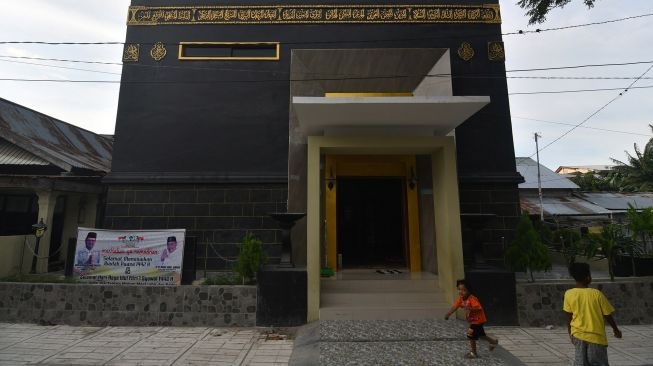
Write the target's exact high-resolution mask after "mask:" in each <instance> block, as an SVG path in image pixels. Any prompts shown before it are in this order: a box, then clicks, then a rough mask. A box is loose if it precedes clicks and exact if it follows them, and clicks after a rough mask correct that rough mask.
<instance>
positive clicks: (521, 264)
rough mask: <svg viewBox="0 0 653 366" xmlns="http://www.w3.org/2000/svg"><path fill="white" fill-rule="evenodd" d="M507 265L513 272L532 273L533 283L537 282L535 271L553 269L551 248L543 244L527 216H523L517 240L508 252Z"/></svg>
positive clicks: (516, 236)
mask: <svg viewBox="0 0 653 366" xmlns="http://www.w3.org/2000/svg"><path fill="white" fill-rule="evenodd" d="M505 261H506V265H507V266H508V268H510V269H511V270H513V271H519V272H526V273H528V272H529V271H530V274H531V281H535V278H534V277H533V271H548V270H549V269H551V257H550V255H549V248H547V247H546V245H544V244H542V240H541V239H540V235H539V234H538V232H537V231H536V230H535V227H533V223H532V222H531V219H530V218H529V217H528V215H527V214H523V215H522V216H521V218H520V219H519V224H517V233H516V235H515V239H514V240H513V241H512V243H510V246H509V247H508V249H507V250H506V256H505Z"/></svg>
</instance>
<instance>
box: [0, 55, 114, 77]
mask: <svg viewBox="0 0 653 366" xmlns="http://www.w3.org/2000/svg"><path fill="white" fill-rule="evenodd" d="M0 61H1V62H11V63H16V64H25V65H34V66H44V67H53V68H57V69H66V70H77V71H86V72H95V73H98V74H110V75H122V74H121V73H119V72H109V71H100V70H91V69H82V68H78V67H67V66H58V65H48V64H40V63H36V62H26V61H16V60H3V59H2V58H0Z"/></svg>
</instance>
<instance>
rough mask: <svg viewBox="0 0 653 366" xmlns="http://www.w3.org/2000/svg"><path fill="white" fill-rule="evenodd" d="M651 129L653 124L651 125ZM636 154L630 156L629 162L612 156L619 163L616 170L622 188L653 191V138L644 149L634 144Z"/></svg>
mask: <svg viewBox="0 0 653 366" xmlns="http://www.w3.org/2000/svg"><path fill="white" fill-rule="evenodd" d="M649 127H650V128H651V130H653V126H652V125H649ZM634 147H635V156H633V155H630V153H628V152H627V151H626V155H627V156H628V159H627V162H623V161H620V160H617V159H614V158H610V159H611V160H612V161H613V162H614V163H616V164H617V166H616V167H614V172H615V173H616V174H617V175H619V176H620V178H621V179H620V180H621V182H620V183H621V190H622V191H628V192H651V191H653V139H650V140H649V141H648V142H647V143H646V146H644V151H641V150H640V148H639V146H637V144H634Z"/></svg>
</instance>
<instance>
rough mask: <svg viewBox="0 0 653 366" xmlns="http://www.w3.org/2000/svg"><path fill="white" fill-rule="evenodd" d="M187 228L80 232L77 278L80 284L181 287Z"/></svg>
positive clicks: (76, 260)
mask: <svg viewBox="0 0 653 366" xmlns="http://www.w3.org/2000/svg"><path fill="white" fill-rule="evenodd" d="M185 235H186V229H171V230H139V231H120V230H102V229H89V228H78V229H77V245H76V247H75V265H74V272H75V276H76V277H77V278H78V279H79V280H80V282H87V283H112V284H126V285H127V284H129V285H179V284H180V283H181V270H182V264H183V259H184V258H183V254H184V239H185Z"/></svg>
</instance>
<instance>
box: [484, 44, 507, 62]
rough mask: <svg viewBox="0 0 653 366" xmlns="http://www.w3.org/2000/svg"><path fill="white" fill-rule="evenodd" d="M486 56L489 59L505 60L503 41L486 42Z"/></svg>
mask: <svg viewBox="0 0 653 366" xmlns="http://www.w3.org/2000/svg"><path fill="white" fill-rule="evenodd" d="M487 57H488V59H489V60H490V61H505V60H506V51H505V49H504V48H503V42H488V43H487Z"/></svg>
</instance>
